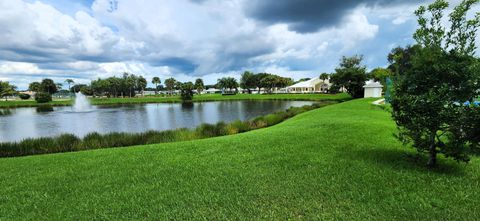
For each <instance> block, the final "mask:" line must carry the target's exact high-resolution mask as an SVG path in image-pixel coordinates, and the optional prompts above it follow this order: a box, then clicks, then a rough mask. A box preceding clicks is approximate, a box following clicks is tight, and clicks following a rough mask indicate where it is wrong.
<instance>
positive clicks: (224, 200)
mask: <svg viewBox="0 0 480 221" xmlns="http://www.w3.org/2000/svg"><path fill="white" fill-rule="evenodd" d="M372 101H373V100H372V99H366V100H353V101H349V102H345V103H341V104H336V105H331V106H328V107H325V108H321V109H317V110H313V111H310V112H307V113H304V114H301V115H298V116H296V117H294V118H292V119H290V120H287V121H285V122H283V123H280V124H277V125H275V126H272V127H269V128H265V129H260V130H255V131H251V132H247V133H242V134H238V135H232V136H224V137H217V138H211V139H204V140H195V141H188V142H178V143H169V144H159V145H149V146H137V147H127V148H115V149H102V150H95V151H82V152H75V153H63V154H51V155H39V156H29V157H19V158H3V159H0V168H1V173H0V186H1V188H0V220H20V219H21V220H29V219H30V220H38V219H55V220H72V219H73V220H78V219H80V220H92V219H102V220H120V219H123V220H126V219H151V220H163V219H180V220H182V219H208V220H215V219H235V220H259V219H260V220H286V219H303V220H312V219H340V220H469V219H470V220H478V219H479V218H480V210H478V209H475V208H478V205H479V204H480V191H478V190H479V186H480V160H479V159H478V158H477V157H474V158H473V159H472V162H471V164H468V165H464V164H456V163H454V162H452V161H450V160H445V159H443V158H441V159H440V164H441V166H440V168H439V169H437V170H433V171H430V170H427V169H425V167H424V163H425V160H424V159H423V158H421V159H420V160H419V161H416V160H414V157H413V156H412V155H411V154H412V153H414V152H413V151H412V150H411V149H407V148H405V147H402V146H401V144H400V143H399V142H398V141H397V140H396V139H395V138H394V137H393V136H392V133H393V132H394V131H395V125H394V123H393V122H392V121H391V119H390V116H389V114H388V113H387V112H385V111H384V110H381V109H380V108H378V107H376V106H373V105H371V104H370V102H372Z"/></svg>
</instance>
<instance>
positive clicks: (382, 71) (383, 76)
mask: <svg viewBox="0 0 480 221" xmlns="http://www.w3.org/2000/svg"><path fill="white" fill-rule="evenodd" d="M391 76H392V71H391V70H390V69H387V68H375V69H373V70H372V71H371V72H370V78H373V80H375V81H378V82H380V84H382V85H383V91H386V89H387V78H388V77H391Z"/></svg>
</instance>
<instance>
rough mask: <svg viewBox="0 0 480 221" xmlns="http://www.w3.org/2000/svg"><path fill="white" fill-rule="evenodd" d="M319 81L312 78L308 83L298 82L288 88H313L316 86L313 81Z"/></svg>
mask: <svg viewBox="0 0 480 221" xmlns="http://www.w3.org/2000/svg"><path fill="white" fill-rule="evenodd" d="M319 80H320V79H318V78H312V79H310V80H308V81H302V82H298V83H296V84H294V85H292V86H288V87H289V88H292V87H315V85H316V84H318V83H315V81H319Z"/></svg>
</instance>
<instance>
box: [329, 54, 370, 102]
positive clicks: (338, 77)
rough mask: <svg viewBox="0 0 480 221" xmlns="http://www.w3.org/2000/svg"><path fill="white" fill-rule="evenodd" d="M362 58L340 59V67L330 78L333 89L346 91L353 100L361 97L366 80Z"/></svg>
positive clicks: (356, 56)
mask: <svg viewBox="0 0 480 221" xmlns="http://www.w3.org/2000/svg"><path fill="white" fill-rule="evenodd" d="M362 60H363V56H358V55H355V56H353V57H345V56H344V57H342V59H341V61H340V66H339V67H338V68H336V69H335V74H333V75H332V76H331V79H330V80H331V82H332V83H333V84H334V85H335V87H338V88H342V87H344V88H345V89H347V92H348V93H349V94H350V95H351V96H352V97H353V98H361V97H363V86H364V85H365V81H366V80H367V75H366V67H365V66H363V65H362V64H361V63H362Z"/></svg>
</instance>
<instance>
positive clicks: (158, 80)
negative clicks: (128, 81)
mask: <svg viewBox="0 0 480 221" xmlns="http://www.w3.org/2000/svg"><path fill="white" fill-rule="evenodd" d="M161 83H162V81H161V80H160V78H159V77H153V78H152V84H154V85H155V94H158V85H159V84H161Z"/></svg>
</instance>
